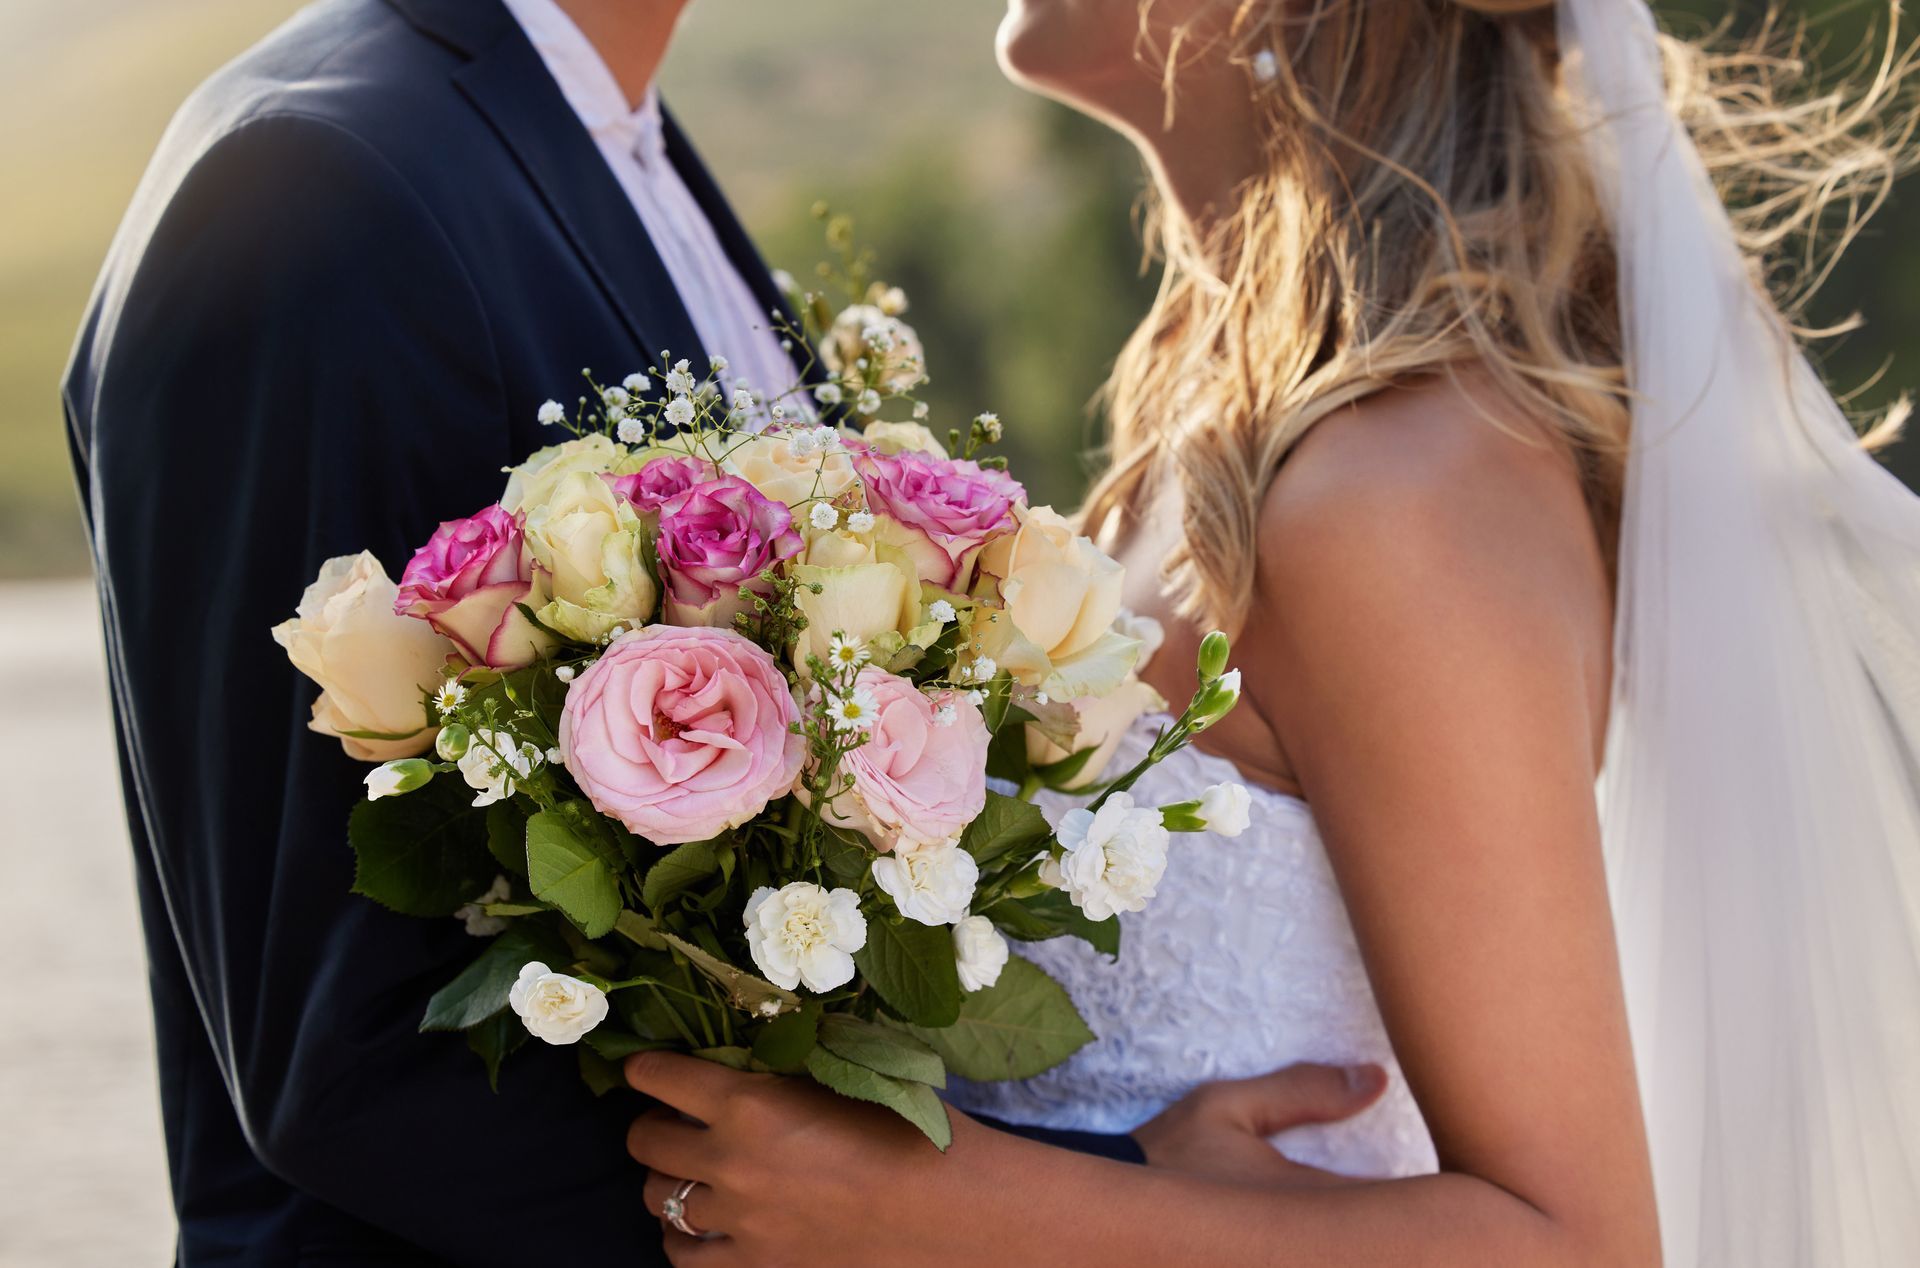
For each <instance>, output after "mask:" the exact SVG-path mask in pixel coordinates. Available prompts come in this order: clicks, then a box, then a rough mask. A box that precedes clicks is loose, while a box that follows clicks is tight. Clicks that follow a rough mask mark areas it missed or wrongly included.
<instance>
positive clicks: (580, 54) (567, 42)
mask: <svg viewBox="0 0 1920 1268" xmlns="http://www.w3.org/2000/svg"><path fill="white" fill-rule="evenodd" d="M505 3H506V6H507V9H508V10H509V11H510V12H511V13H512V14H513V17H514V20H515V21H516V22H518V23H519V24H520V29H521V30H522V31H524V32H525V33H526V36H527V40H528V41H529V42H530V43H531V44H532V45H533V48H534V51H535V52H537V53H539V54H540V60H541V61H543V62H545V63H546V65H547V71H548V73H549V74H551V75H552V76H553V79H554V82H555V83H557V84H559V85H560V93H561V95H562V96H564V97H565V98H566V99H567V104H568V105H569V106H571V107H572V108H573V113H574V114H575V115H577V116H579V119H580V122H581V124H582V125H583V126H585V128H586V129H587V131H588V132H589V133H591V134H592V135H593V138H594V140H596V141H601V142H612V143H614V144H615V145H616V146H617V148H619V149H622V150H626V151H628V152H629V153H631V154H633V155H634V157H635V158H637V159H639V161H640V162H641V163H643V164H652V163H653V162H655V161H657V160H661V159H664V158H665V157H666V134H665V130H664V126H663V124H662V122H661V114H660V94H659V91H658V90H657V89H656V88H654V87H653V86H651V85H649V86H648V88H647V95H646V98H645V99H644V100H643V101H641V103H640V105H639V107H638V108H633V107H629V106H628V105H627V95H626V93H624V92H623V91H621V88H620V81H619V80H618V79H616V78H614V74H613V72H612V71H611V70H609V69H608V68H607V63H606V61H605V60H604V59H602V58H601V56H600V53H599V50H598V49H596V48H594V46H593V42H592V41H591V40H589V39H587V37H586V34H585V33H584V32H582V31H581V30H580V28H579V27H578V26H577V25H575V23H574V21H573V19H572V18H570V17H568V16H567V14H566V11H565V10H564V9H562V8H561V7H560V5H559V4H558V3H557V0H505Z"/></svg>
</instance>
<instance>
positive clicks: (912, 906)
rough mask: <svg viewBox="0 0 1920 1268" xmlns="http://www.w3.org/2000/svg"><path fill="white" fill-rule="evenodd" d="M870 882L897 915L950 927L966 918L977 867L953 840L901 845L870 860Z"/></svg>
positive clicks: (924, 922)
mask: <svg viewBox="0 0 1920 1268" xmlns="http://www.w3.org/2000/svg"><path fill="white" fill-rule="evenodd" d="M873 882H874V884H876V885H878V886H879V887H880V888H881V889H882V890H883V891H885V893H886V895H887V897H889V898H891V899H893V905H894V906H895V907H898V908H899V909H900V914H901V915H903V916H906V917H907V918H909V919H911V920H917V921H919V922H920V923H921V924H923V925H950V924H953V923H954V922H956V921H959V920H963V919H965V918H966V914H967V908H968V907H969V906H971V905H972V904H973V890H974V887H975V886H976V885H978V884H979V883H980V865H979V864H978V863H976V862H975V861H974V858H973V855H971V854H969V853H967V852H966V851H965V850H963V849H961V848H960V844H959V842H957V841H941V842H939V843H937V844H934V845H918V846H912V847H905V846H903V847H901V848H898V849H896V850H894V851H893V852H892V853H891V854H882V855H881V856H880V857H879V858H877V859H875V860H874V861H873Z"/></svg>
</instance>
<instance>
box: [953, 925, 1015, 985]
mask: <svg viewBox="0 0 1920 1268" xmlns="http://www.w3.org/2000/svg"><path fill="white" fill-rule="evenodd" d="M1007 956H1008V948H1007V940H1006V939H1005V938H1004V937H1002V936H1001V934H1000V931H999V930H998V929H996V928H994V927H993V921H991V920H988V919H987V918H986V917H985V916H968V917H967V918H966V919H965V920H962V921H961V922H960V923H959V924H956V925H955V926H954V927H953V960H954V967H956V968H958V969H959V970H960V986H961V988H962V989H964V990H968V991H984V990H986V989H987V988H988V987H989V986H992V985H993V984H994V983H995V982H998V981H999V980H1000V971H1001V970H1002V969H1004V968H1006V967H1007Z"/></svg>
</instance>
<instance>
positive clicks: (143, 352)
mask: <svg viewBox="0 0 1920 1268" xmlns="http://www.w3.org/2000/svg"><path fill="white" fill-rule="evenodd" d="M110 276H112V274H110ZM109 285H110V286H112V287H115V288H117V289H114V290H111V291H109V292H104V293H103V294H102V295H100V296H98V297H96V313H95V316H94V318H93V326H92V329H91V332H90V333H88V334H86V335H83V340H82V346H81V351H80V356H81V358H82V359H84V360H85V361H86V363H87V367H86V368H87V371H88V372H86V373H82V374H80V375H77V376H76V382H79V383H81V384H82V387H81V389H80V390H78V391H75V390H74V389H73V388H72V387H71V386H70V389H69V399H68V407H69V414H70V425H71V427H72V429H73V442H74V448H75V454H76V461H77V463H78V464H79V467H80V475H81V481H82V486H83V491H84V493H85V495H86V498H87V503H88V506H87V511H88V518H89V529H90V532H91V535H92V539H93V543H94V548H95V554H96V558H97V562H98V564H99V570H100V584H101V593H102V598H103V607H104V618H105V623H106V632H107V639H108V651H109V661H110V667H111V673H112V677H113V684H112V685H113V689H114V697H115V707H116V710H117V715H118V717H117V721H118V723H119V727H120V733H121V745H122V764H123V770H124V775H125V779H126V782H127V789H126V792H127V795H128V798H129V803H130V805H131V806H132V808H133V810H134V814H133V816H132V818H133V829H134V835H135V838H136V842H135V844H136V849H138V850H139V851H141V852H142V858H141V860H140V870H141V887H142V892H143V898H144V899H145V900H146V901H147V904H148V908H149V910H148V917H149V920H148V923H149V938H150V941H151V942H152V943H153V944H154V945H153V952H154V960H155V965H156V968H155V974H156V982H157V985H156V999H159V998H160V997H161V994H160V988H161V987H163V986H164V987H165V988H166V990H167V992H169V993H170V996H169V997H171V998H177V999H178V1001H179V1004H180V1009H179V1012H181V1013H185V1014H186V1016H187V1017H188V1018H189V1019H190V1020H189V1021H188V1022H187V1023H186V1025H185V1027H184V1029H186V1030H189V1031H190V1030H192V1029H194V1027H193V1026H192V1022H191V1019H192V1018H197V1021H198V1027H197V1030H198V1033H197V1034H193V1033H180V1032H181V1031H182V1030H183V1026H182V1023H181V1021H180V1018H179V1016H178V1015H176V1016H175V1017H173V1018H171V1019H163V1022H162V1027H161V1028H162V1031H163V1033H162V1035H161V1042H162V1044H163V1045H165V1046H167V1047H169V1048H170V1049H172V1051H173V1056H174V1057H175V1058H176V1060H175V1061H174V1062H172V1063H171V1064H172V1068H173V1070H174V1074H173V1075H172V1076H170V1077H174V1078H178V1079H186V1080H191V1081H196V1082H197V1084H198V1086H197V1087H196V1088H195V1089H192V1091H194V1092H195V1093H196V1094H197V1095H199V1096H200V1097H203V1098H204V1097H210V1096H220V1095H224V1096H225V1097H226V1098H227V1099H228V1100H229V1102H230V1105H231V1112H230V1116H228V1115H227V1114H226V1111H224V1110H223V1111H222V1114H221V1117H220V1118H219V1119H218V1121H219V1122H220V1123H222V1124H225V1125H224V1126H221V1127H219V1129H218V1130H214V1129H213V1128H212V1127H210V1126H208V1125H207V1121H203V1122H202V1123H201V1125H200V1126H199V1127H198V1129H197V1130H198V1131H199V1132H200V1133H201V1140H200V1141H199V1144H200V1145H201V1146H202V1148H200V1149H199V1150H197V1151H195V1152H196V1153H197V1156H195V1157H193V1158H191V1159H184V1158H181V1157H176V1160H175V1165H176V1169H178V1168H179V1167H181V1166H189V1165H190V1166H195V1167H199V1168H201V1169H203V1171H206V1170H211V1171H215V1172H218V1171H227V1172H230V1173H231V1174H230V1176H228V1177H226V1178H224V1179H222V1180H221V1182H220V1183H217V1184H214V1185H207V1184H201V1185H199V1186H198V1187H197V1189H196V1192H198V1193H200V1194H201V1195H202V1197H201V1199H200V1200H201V1201H202V1202H203V1206H202V1209H199V1210H193V1209H185V1210H183V1211H182V1234H181V1236H182V1259H183V1261H184V1262H188V1263H202V1262H209V1263H210V1262H266V1260H264V1259H254V1258H250V1257H249V1255H248V1253H247V1250H246V1248H245V1247H240V1246H234V1245H232V1244H231V1240H232V1239H231V1237H230V1235H229V1234H230V1231H231V1230H233V1229H241V1228H246V1227H249V1220H250V1219H251V1220H254V1221H255V1223H254V1225H253V1227H254V1229H255V1232H256V1233H257V1232H258V1221H259V1220H260V1219H261V1215H260V1212H259V1210H258V1208H259V1207H261V1206H265V1205H272V1204H274V1203H280V1204H281V1205H282V1206H283V1207H284V1208H285V1210H286V1211H287V1212H290V1214H288V1215H287V1217H286V1218H289V1219H297V1220H305V1221H307V1222H308V1223H310V1224H312V1225H313V1226H314V1227H316V1228H318V1229H320V1230H321V1231H320V1232H318V1233H316V1234H315V1235H314V1236H313V1237H311V1238H307V1239H305V1241H304V1242H303V1244H304V1245H309V1246H312V1247H313V1248H314V1250H313V1253H312V1254H311V1255H307V1254H303V1255H302V1257H301V1262H312V1263H321V1262H327V1263H331V1262H341V1263H352V1262H363V1263H420V1264H431V1263H441V1262H448V1263H455V1264H462V1265H501V1266H503V1268H505V1266H508V1265H513V1266H524V1265H528V1264H536V1263H550V1262H555V1256H556V1254H557V1253H558V1252H560V1251H561V1250H562V1249H563V1248H564V1253H565V1258H566V1259H567V1260H569V1261H573V1262H589V1261H591V1262H606V1263H621V1264H647V1263H657V1262H661V1260H660V1257H659V1251H658V1235H657V1225H656V1223H655V1221H654V1220H653V1218H652V1217H651V1216H650V1215H648V1213H647V1212H646V1211H645V1209H644V1207H643V1204H642V1201H641V1196H640V1192H641V1183H642V1180H643V1176H642V1174H641V1172H640V1171H639V1169H638V1168H636V1167H635V1166H634V1165H633V1164H632V1162H631V1161H630V1160H629V1159H628V1158H627V1157H626V1155H625V1152H624V1149H623V1134H624V1130H625V1126H626V1122H627V1120H628V1119H629V1118H630V1117H631V1115H632V1112H633V1111H634V1109H635V1108H636V1107H635V1106H634V1105H632V1104H629V1103H627V1102H626V1101H625V1099H624V1098H623V1097H621V1096H619V1095H615V1096H613V1097H610V1098H608V1099H607V1100H605V1101H595V1100H594V1099H593V1098H592V1097H591V1096H590V1095H589V1094H588V1093H587V1092H586V1091H585V1090H584V1088H583V1087H582V1085H581V1083H580V1080H579V1079H578V1077H577V1075H576V1074H575V1072H574V1069H573V1064H574V1057H573V1054H572V1053H571V1051H569V1050H566V1049H555V1048H548V1047H546V1046H545V1045H542V1044H538V1043H533V1044H529V1045H528V1046H527V1048H525V1049H523V1050H522V1051H521V1052H520V1053H518V1054H516V1055H515V1056H514V1057H513V1058H511V1059H510V1060H509V1062H508V1064H507V1067H506V1069H505V1070H504V1071H503V1077H502V1079H501V1085H500V1091H499V1093H498V1094H497V1095H496V1094H495V1093H494V1092H492V1091H491V1090H490V1089H489V1088H488V1085H487V1080H486V1077H485V1074H484V1072H483V1070H482V1067H481V1065H480V1062H479V1061H478V1060H477V1059H476V1058H475V1057H474V1056H473V1055H472V1054H471V1053H469V1052H468V1051H467V1050H466V1047H465V1045H464V1042H463V1040H462V1038H461V1037H460V1036H458V1035H430V1036H429V1035H420V1034H417V1033H415V1026H416V1024H417V1022H418V1020H419V1018H420V1015H421V1011H422V1008H423V1005H424V1004H425V1002H426V1000H427V998H428V996H429V995H430V994H431V993H432V992H433V991H434V990H435V989H437V988H438V987H439V986H441V985H443V984H444V983H445V982H446V981H447V980H448V979H449V978H451V977H452V976H453V974H455V973H456V972H457V971H458V970H459V969H460V968H461V967H462V966H463V965H464V964H465V963H466V962H467V961H468V960H469V959H470V958H471V957H472V955H473V954H474V953H475V951H476V950H477V949H478V945H479V944H478V943H476V942H474V941H473V940H471V939H469V938H468V937H467V936H466V934H465V933H464V932H463V930H462V927H461V925H460V924H459V922H457V921H453V920H447V921H424V920H416V919H409V918H406V917H401V916H397V915H393V914H390V913H388V912H386V911H384V910H382V909H380V908H379V907H377V906H375V905H374V904H373V903H371V902H369V901H367V900H366V899H362V898H356V897H353V896H351V895H350V894H349V892H348V890H349V888H350V886H351V884H352V880H353V875H352V874H353V864H352V857H351V853H350V851H349V848H348V844H347V839H346V823H347V816H348V812H349V810H350V808H351V807H352V805H353V804H354V802H355V801H356V800H357V798H358V796H359V795H360V793H361V786H360V779H361V777H362V776H363V774H364V773H365V770H366V769H367V768H366V767H365V766H363V765H360V764H358V763H355V762H353V761H350V760H349V759H348V758H347V757H346V756H345V755H344V754H343V753H342V752H341V751H340V747H339V745H338V743H337V742H335V741H332V740H329V739H326V738H324V737H321V736H318V735H315V734H312V733H310V732H309V731H308V730H307V727H306V723H307V720H308V716H309V708H310V705H311V702H312V700H313V697H314V695H315V693H316V688H315V687H314V686H313V685H312V684H311V683H309V682H307V681H306V680H304V679H303V678H301V677H300V676H299V675H298V674H296V673H295V671H294V670H293V669H292V668H291V666H290V665H289V664H288V663H287V660H286V657H285V655H284V653H282V651H281V650H280V649H279V648H278V647H277V646H276V645H275V644H274V642H273V640H272V638H271V637H270V636H269V630H270V628H271V627H272V626H273V625H274V624H276V623H277V622H279V621H280V620H282V619H284V618H286V617H287V616H289V615H291V614H292V612H293V609H294V606H295V604H296V603H297V601H298V600H299V598H300V594H301V591H302V589H303V588H304V587H305V586H306V584H307V583H308V582H309V581H310V580H311V579H312V578H313V576H314V574H315V573H316V571H317V570H318V568H319V566H320V564H321V562H322V561H323V560H325V559H327V558H328V557H330V556H335V555H344V554H351V553H355V552H357V551H359V550H362V549H369V550H372V551H373V552H374V553H375V554H377V555H378V556H379V557H380V559H381V561H382V562H383V563H384V564H385V565H386V568H387V570H388V572H389V573H390V574H391V575H394V576H396V577H397V576H398V575H399V571H400V569H401V567H402V565H404V563H405V562H406V559H407V557H408V555H409V553H410V551H411V550H412V548H413V547H414V546H416V545H418V544H419V543H421V542H423V541H424V540H425V539H426V537H427V536H428V534H429V533H430V532H431V531H432V529H433V527H434V525H435V523H436V521H438V520H441V519H447V518H453V517H456V516H460V515H465V514H469V513H471V512H473V511H475V510H477V509H479V508H480V507H481V506H482V505H484V504H485V503H487V502H490V501H492V500H494V499H495V498H496V497H497V496H498V494H499V490H500V487H501V482H502V480H503V477H502V476H501V474H500V471H501V468H502V467H503V466H505V465H507V463H508V462H509V461H511V460H512V459H513V457H514V454H513V453H512V448H513V446H512V443H511V440H510V436H509V430H508V426H507V420H506V418H505V416H504V409H505V407H504V403H503V400H502V389H501V386H500V383H499V379H498V375H497V372H496V367H495V357H494V351H493V346H492V334H491V331H490V329H489V314H488V313H486V312H484V311H482V308H481V306H480V304H479V302H478V300H477V298H476V295H475V292H474V290H473V287H472V286H471V285H470V283H469V280H468V277H467V274H466V272H465V270H464V268H463V264H462V261H461V260H460V259H459V258H458V256H457V255H456V253H455V252H454V251H453V249H452V248H451V247H450V245H449V243H448V241H447V239H446V238H445V237H444V236H443V235H442V233H441V232H440V230H439V227H438V226H437V224H436V222H435V220H434V218H433V216H432V215H431V214H430V213H429V212H428V211H427V209H426V208H425V206H424V205H423V204H422V203H421V202H420V201H419V200H418V199H416V198H415V197H414V195H413V193H412V191H411V190H410V189H409V187H408V186H407V184H406V182H405V181H404V180H402V179H401V178H400V177H399V176H398V175H397V174H396V172H395V171H394V170H393V169H392V168H391V167H389V166H388V165H387V164H386V163H385V161H384V160H383V159H382V158H381V157H380V155H379V154H378V153H376V152H375V151H374V150H373V149H371V148H370V147H369V146H367V145H366V144H364V143H363V142H362V141H360V140H359V139H358V138H356V137H355V136H354V135H352V134H350V133H348V132H346V131H344V130H343V129H341V128H340V127H339V126H338V125H336V124H333V123H330V122H325V121H321V120H316V119H308V118H304V117H300V116H297V115H277V116H272V117H266V118H258V119H254V120H252V121H250V122H247V123H244V124H242V125H240V126H239V127H238V128H236V129H234V130H232V131H231V132H229V133H228V134H227V135H225V136H224V137H223V138H222V139H220V140H218V141H216V142H215V143H214V144H213V145H212V146H211V147H210V148H209V149H208V150H207V152H206V153H205V154H204V155H202V156H201V157H200V158H199V160H198V161H197V163H196V164H195V165H194V167H193V170H192V171H191V172H190V173H189V174H188V175H187V177H186V178H185V180H184V182H183V183H182V184H181V185H180V187H179V189H178V190H177V192H175V194H174V195H173V197H172V199H171V201H170V202H169V204H168V206H167V208H166V210H165V211H164V213H162V214H161V215H160V216H159V218H158V220H157V223H156V227H155V229H154V232H153V233H152V235H151V238H150V240H148V241H147V242H146V243H145V244H144V250H143V251H142V254H141V262H140V264H139V267H138V268H137V269H135V270H129V271H127V275H126V276H124V277H122V278H121V279H120V280H118V281H115V282H112V283H110V284H109ZM165 1056H166V1054H164V1053H163V1064H168V1063H167V1062H166V1061H165V1060H164V1058H165ZM179 1091H180V1090H179V1089H176V1092H179ZM204 1111H205V1107H204V1106H203V1105H199V1106H196V1107H195V1114H196V1115H199V1116H201V1117H202V1118H203V1119H204ZM208 1121H210V1120H208ZM243 1145H244V1148H245V1149H246V1150H247V1151H248V1152H249V1153H250V1154H251V1157H248V1156H246V1155H245V1154H243V1153H241V1148H242V1146H243ZM176 1179H178V1175H177V1174H176ZM295 1199H297V1200H295ZM229 1202H230V1203H231V1204H232V1206H231V1209H229V1208H228V1206H227V1204H228V1203H229ZM302 1202H307V1203H311V1204H317V1205H315V1206H314V1209H310V1210H306V1211H304V1212H302V1211H300V1209H299V1208H300V1203H302ZM295 1240H300V1239H295ZM196 1246H199V1247H200V1248H201V1249H202V1251H203V1252H204V1253H195V1252H194V1250H193V1248H194V1247H196ZM229 1255H231V1257H229Z"/></svg>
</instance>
